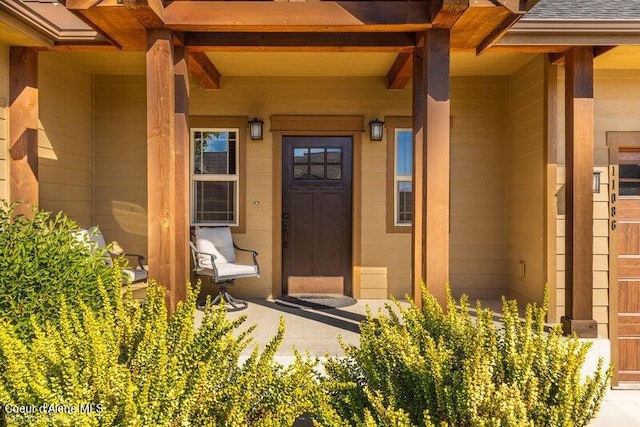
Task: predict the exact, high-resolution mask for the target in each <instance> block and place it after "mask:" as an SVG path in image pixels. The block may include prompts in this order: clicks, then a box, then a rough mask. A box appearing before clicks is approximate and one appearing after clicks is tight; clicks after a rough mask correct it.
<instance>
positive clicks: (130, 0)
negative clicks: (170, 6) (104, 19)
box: [122, 0, 164, 28]
mask: <svg viewBox="0 0 640 427" xmlns="http://www.w3.org/2000/svg"><path fill="white" fill-rule="evenodd" d="M122 4H123V5H124V7H126V8H127V9H129V11H130V12H131V13H132V14H133V16H135V17H136V18H137V19H138V21H139V22H140V24H142V25H143V26H144V27H145V28H162V27H163V26H164V21H163V20H162V16H163V15H164V5H163V4H162V1H160V0H122Z"/></svg>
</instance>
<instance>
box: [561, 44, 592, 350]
mask: <svg viewBox="0 0 640 427" xmlns="http://www.w3.org/2000/svg"><path fill="white" fill-rule="evenodd" d="M565 62H566V65H565V70H566V71H565V136H566V164H567V165H566V168H567V169H566V176H567V178H566V181H567V182H566V249H565V254H566V255H565V260H566V268H565V307H566V311H565V316H563V317H562V326H563V329H564V331H565V333H567V334H571V333H574V332H575V333H577V334H578V335H579V336H581V337H586V338H590V337H597V335H598V325H597V323H596V321H595V320H593V144H594V142H593V141H594V113H593V48H591V47H576V48H572V49H569V51H568V52H567V54H566V55H565Z"/></svg>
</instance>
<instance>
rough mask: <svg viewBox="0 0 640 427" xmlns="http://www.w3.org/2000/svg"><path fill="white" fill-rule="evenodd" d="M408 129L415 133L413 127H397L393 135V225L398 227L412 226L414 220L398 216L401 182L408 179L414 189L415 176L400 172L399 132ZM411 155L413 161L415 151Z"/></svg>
mask: <svg viewBox="0 0 640 427" xmlns="http://www.w3.org/2000/svg"><path fill="white" fill-rule="evenodd" d="M407 131H408V132H411V133H412V134H413V129H412V128H395V130H394V135H393V225H394V226H396V227H411V224H412V222H413V221H409V222H400V221H399V218H398V214H399V209H398V208H399V200H398V199H399V197H398V196H399V183H400V182H407V181H408V182H410V183H411V185H412V191H413V176H412V175H400V174H398V133H400V132H407ZM411 156H412V161H413V151H412V152H411ZM412 169H413V166H412ZM412 171H413V170H412ZM412 216H413V212H412Z"/></svg>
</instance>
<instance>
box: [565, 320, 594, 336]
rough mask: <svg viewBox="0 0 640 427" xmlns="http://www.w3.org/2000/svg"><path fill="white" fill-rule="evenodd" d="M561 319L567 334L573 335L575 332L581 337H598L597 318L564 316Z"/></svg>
mask: <svg viewBox="0 0 640 427" xmlns="http://www.w3.org/2000/svg"><path fill="white" fill-rule="evenodd" d="M560 321H561V322H562V331H563V332H564V334H565V335H571V334H573V333H574V332H575V333H576V335H578V337H579V338H597V337H598V322H596V321H595V320H577V319H571V318H569V317H567V316H562V318H561V319H560Z"/></svg>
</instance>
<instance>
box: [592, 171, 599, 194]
mask: <svg viewBox="0 0 640 427" xmlns="http://www.w3.org/2000/svg"><path fill="white" fill-rule="evenodd" d="M593 192H594V193H599V192H600V172H599V171H598V172H594V173H593Z"/></svg>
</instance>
